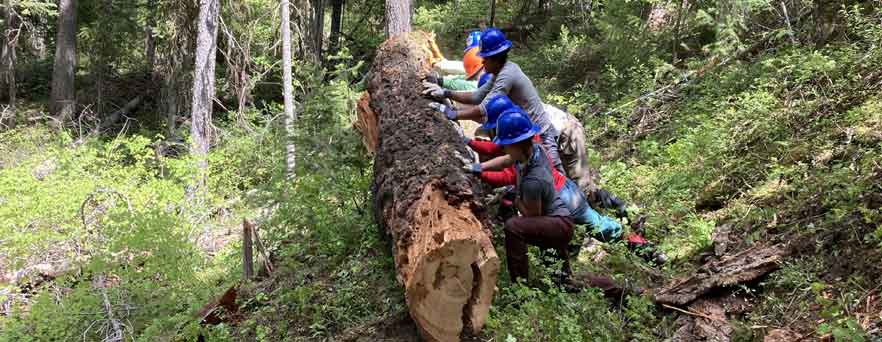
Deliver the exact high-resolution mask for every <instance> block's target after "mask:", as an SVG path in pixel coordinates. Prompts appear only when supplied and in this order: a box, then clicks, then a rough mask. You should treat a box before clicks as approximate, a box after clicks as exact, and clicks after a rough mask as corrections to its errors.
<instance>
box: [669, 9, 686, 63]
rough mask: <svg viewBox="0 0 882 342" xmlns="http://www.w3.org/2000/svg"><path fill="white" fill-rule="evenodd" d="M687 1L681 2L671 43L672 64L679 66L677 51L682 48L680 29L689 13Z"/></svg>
mask: <svg viewBox="0 0 882 342" xmlns="http://www.w3.org/2000/svg"><path fill="white" fill-rule="evenodd" d="M687 6H688V4H687V0H682V1H680V6H679V8H678V9H677V19H676V22H675V23H674V41H672V42H671V64H673V65H677V62H678V61H679V56H678V55H677V50H678V49H679V48H680V27H681V26H682V25H683V21H684V20H685V19H684V18H685V16H686V12H687V11H688V7H687Z"/></svg>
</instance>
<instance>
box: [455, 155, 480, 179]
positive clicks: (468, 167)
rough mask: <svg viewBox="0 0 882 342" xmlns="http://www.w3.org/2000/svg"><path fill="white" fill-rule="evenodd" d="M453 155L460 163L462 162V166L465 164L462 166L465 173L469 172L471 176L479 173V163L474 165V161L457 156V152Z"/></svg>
mask: <svg viewBox="0 0 882 342" xmlns="http://www.w3.org/2000/svg"><path fill="white" fill-rule="evenodd" d="M455 155H456V157H457V158H459V160H460V161H462V163H463V164H465V165H463V166H462V169H463V170H465V171H466V172H471V173H473V174H480V173H481V163H476V162H475V160H474V159H472V158H467V157H465V156H463V155H461V154H459V153H458V152H457V153H455Z"/></svg>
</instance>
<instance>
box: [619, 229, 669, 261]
mask: <svg viewBox="0 0 882 342" xmlns="http://www.w3.org/2000/svg"><path fill="white" fill-rule="evenodd" d="M625 242H626V243H627V244H628V249H630V250H631V251H632V252H634V254H637V256H639V257H641V258H643V260H646V261H647V262H654V263H656V264H657V265H661V264H664V263H666V262H668V256H667V255H665V252H663V251H662V250H661V249H659V248H658V247H657V246H656V245H655V244H653V243H652V242H649V241H647V240H646V238H644V237H643V236H642V235H640V234H637V233H631V234H628V236H626V237H625Z"/></svg>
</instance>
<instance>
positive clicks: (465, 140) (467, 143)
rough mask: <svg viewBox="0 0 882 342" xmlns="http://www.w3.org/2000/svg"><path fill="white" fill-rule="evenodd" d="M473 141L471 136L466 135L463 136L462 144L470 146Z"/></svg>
mask: <svg viewBox="0 0 882 342" xmlns="http://www.w3.org/2000/svg"><path fill="white" fill-rule="evenodd" d="M471 142H472V138H469V137H467V136H465V135H463V136H462V144H463V145H466V146H469V143H471Z"/></svg>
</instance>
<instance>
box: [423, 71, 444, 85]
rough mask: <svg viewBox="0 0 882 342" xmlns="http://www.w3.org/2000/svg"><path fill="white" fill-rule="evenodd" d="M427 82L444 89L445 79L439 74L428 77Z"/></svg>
mask: <svg viewBox="0 0 882 342" xmlns="http://www.w3.org/2000/svg"><path fill="white" fill-rule="evenodd" d="M426 82H431V83H435V84H437V85H438V86H439V87H442V88H443V87H444V77H441V76H439V75H438V74H437V73H434V72H433V73H431V74H429V75H428V76H426Z"/></svg>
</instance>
